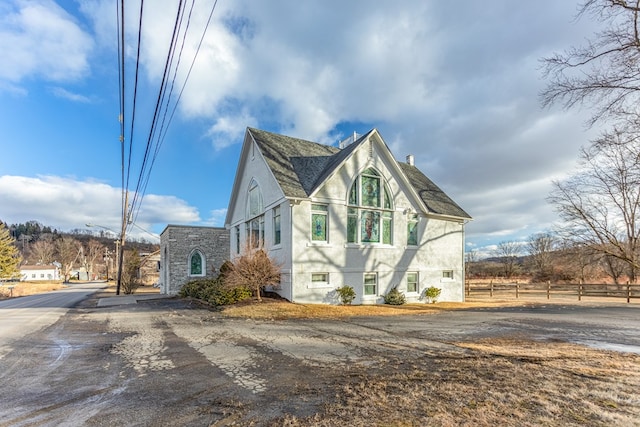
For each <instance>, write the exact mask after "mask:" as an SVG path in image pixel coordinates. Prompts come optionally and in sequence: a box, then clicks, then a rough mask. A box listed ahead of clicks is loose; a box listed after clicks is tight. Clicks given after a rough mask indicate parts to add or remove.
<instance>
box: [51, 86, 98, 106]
mask: <svg viewBox="0 0 640 427" xmlns="http://www.w3.org/2000/svg"><path fill="white" fill-rule="evenodd" d="M51 92H52V93H53V94H54V95H55V96H57V97H58V98H63V99H66V100H69V101H73V102H80V103H83V104H88V103H90V102H91V99H89V98H88V97H86V96H84V95H80V94H78V93H73V92H69V91H68V90H66V89H64V88H61V87H54V88H51Z"/></svg>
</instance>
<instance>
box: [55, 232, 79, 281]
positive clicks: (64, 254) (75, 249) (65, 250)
mask: <svg viewBox="0 0 640 427" xmlns="http://www.w3.org/2000/svg"><path fill="white" fill-rule="evenodd" d="M55 246H56V258H57V260H58V262H59V263H60V264H62V272H63V274H64V281H65V282H68V281H69V276H70V275H71V270H73V265H74V264H75V263H76V262H77V261H78V259H79V257H80V251H81V249H82V245H81V244H80V242H78V241H77V240H76V239H74V238H72V237H60V238H59V239H58V240H56V243H55Z"/></svg>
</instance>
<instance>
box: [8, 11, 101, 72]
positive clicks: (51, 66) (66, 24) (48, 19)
mask: <svg viewBox="0 0 640 427" xmlns="http://www.w3.org/2000/svg"><path fill="white" fill-rule="evenodd" d="M1 12H2V15H1V16H0V52H2V59H3V61H2V67H0V79H2V80H7V81H9V82H14V83H17V82H20V81H21V80H23V79H25V78H28V77H33V76H37V77H40V78H43V79H45V80H49V81H71V80H74V79H77V78H79V77H82V76H84V75H86V74H87V73H88V71H89V61H88V55H89V54H90V52H91V49H92V46H93V41H92V39H91V37H90V36H89V35H88V34H87V33H86V32H85V31H84V30H83V29H82V28H81V27H80V26H79V25H78V23H77V22H76V20H75V19H74V18H73V16H71V15H70V14H68V13H67V12H66V11H65V10H64V9H62V8H61V7H60V6H58V5H57V4H56V3H55V2H53V1H50V0H37V1H12V2H11V3H10V4H9V5H6V4H5V5H4V6H3V7H2V10H1Z"/></svg>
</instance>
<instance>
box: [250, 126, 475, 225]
mask: <svg viewBox="0 0 640 427" xmlns="http://www.w3.org/2000/svg"><path fill="white" fill-rule="evenodd" d="M247 132H248V133H249V134H250V135H251V137H252V138H253V140H254V141H255V142H256V144H257V146H258V149H259V150H260V152H261V153H262V156H263V157H264V159H265V160H266V162H267V165H268V166H269V168H270V169H271V172H272V173H273V176H274V177H275V179H276V180H277V181H278V184H279V185H280V188H281V189H282V191H283V193H284V195H285V197H288V198H300V199H304V198H307V197H309V196H310V195H311V194H312V193H313V192H314V190H315V189H317V188H318V187H319V186H320V185H322V184H323V183H324V182H325V181H326V179H328V178H329V176H330V175H331V174H332V173H333V172H334V171H335V170H336V168H338V167H339V166H340V165H341V164H342V163H343V162H344V161H345V160H346V159H347V158H348V157H349V156H350V155H351V154H352V153H353V151H355V150H356V149H357V147H359V146H360V145H361V144H362V142H363V141H365V140H367V138H368V137H369V136H370V135H371V134H372V133H373V132H376V131H375V130H372V131H370V132H368V133H367V134H365V135H363V136H361V137H360V138H359V139H358V140H356V141H355V142H353V143H352V144H350V145H348V146H347V147H345V148H344V149H339V148H337V147H331V146H328V145H323V144H318V143H316V142H311V141H306V140H303V139H298V138H292V137H289V136H284V135H279V134H275V133H271V132H267V131H263V130H260V129H254V128H247ZM397 164H398V165H400V173H402V174H404V175H405V177H406V179H407V182H408V183H409V184H410V185H411V186H412V187H413V189H414V191H415V192H416V194H417V195H418V196H419V198H420V200H421V201H422V202H423V203H424V206H425V208H426V210H427V211H428V212H431V213H435V214H439V215H445V216H452V217H459V218H469V219H470V218H471V217H470V216H469V214H467V213H466V212H465V211H464V210H463V209H462V208H461V207H460V206H458V205H457V204H456V203H455V202H454V201H453V200H451V198H449V196H447V195H446V194H445V193H444V192H443V191H442V190H441V189H440V188H439V187H438V186H437V185H435V184H434V183H433V182H432V181H431V180H430V179H429V178H427V177H426V176H425V175H424V174H423V173H422V172H420V170H419V169H418V168H416V167H415V166H411V165H408V164H405V163H401V162H397Z"/></svg>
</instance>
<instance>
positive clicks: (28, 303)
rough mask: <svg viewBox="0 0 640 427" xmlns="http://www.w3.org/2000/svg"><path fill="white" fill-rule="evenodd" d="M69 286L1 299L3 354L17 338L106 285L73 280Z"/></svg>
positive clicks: (0, 345) (50, 321) (0, 352)
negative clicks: (74, 282)
mask: <svg viewBox="0 0 640 427" xmlns="http://www.w3.org/2000/svg"><path fill="white" fill-rule="evenodd" d="M69 286H70V287H69V288H67V289H63V290H59V291H53V292H47V293H43V294H38V295H30V296H25V297H20V298H10V299H6V300H0V358H2V357H3V356H4V355H5V353H6V352H7V351H9V350H10V349H11V347H10V346H9V344H10V343H11V342H12V341H14V340H15V339H17V338H21V337H24V336H26V335H29V334H31V333H33V332H35V331H38V330H40V329H43V328H45V327H47V326H50V325H52V324H54V323H55V322H56V321H57V320H58V319H59V318H60V316H62V315H64V314H65V313H66V312H67V311H68V310H69V308H70V307H73V306H75V305H76V304H78V303H79V302H81V301H84V300H85V299H86V298H87V297H88V296H89V295H91V294H93V293H94V292H96V291H98V290H100V289H104V288H105V287H106V284H105V283H104V282H92V283H87V284H71V285H69Z"/></svg>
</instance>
